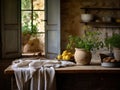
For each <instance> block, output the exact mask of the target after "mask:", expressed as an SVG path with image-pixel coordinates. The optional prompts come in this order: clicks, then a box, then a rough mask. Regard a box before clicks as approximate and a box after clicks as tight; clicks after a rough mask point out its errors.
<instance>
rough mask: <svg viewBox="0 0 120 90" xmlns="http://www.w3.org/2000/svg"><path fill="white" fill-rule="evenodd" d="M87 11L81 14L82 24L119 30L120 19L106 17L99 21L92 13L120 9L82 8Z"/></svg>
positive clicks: (117, 9)
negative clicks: (93, 11)
mask: <svg viewBox="0 0 120 90" xmlns="http://www.w3.org/2000/svg"><path fill="white" fill-rule="evenodd" d="M81 9H83V10H84V11H85V13H83V14H81V21H82V22H81V23H85V24H89V25H92V26H94V27H99V28H119V27H120V19H119V18H115V17H114V18H113V17H111V16H110V15H105V16H103V17H101V18H99V19H95V17H97V14H96V15H94V16H93V15H92V14H91V13H90V12H91V11H92V10H97V11H105V10H106V12H107V11H112V12H114V11H119V10H120V8H112V7H108V8H107V7H106V8H89V7H88V8H87V7H83V8H81Z"/></svg>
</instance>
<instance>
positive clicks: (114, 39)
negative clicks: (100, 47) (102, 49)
mask: <svg viewBox="0 0 120 90" xmlns="http://www.w3.org/2000/svg"><path fill="white" fill-rule="evenodd" d="M105 44H106V46H107V47H109V48H110V49H112V51H113V54H114V58H115V59H116V60H117V61H120V34H113V35H112V36H111V37H108V38H106V39H105Z"/></svg>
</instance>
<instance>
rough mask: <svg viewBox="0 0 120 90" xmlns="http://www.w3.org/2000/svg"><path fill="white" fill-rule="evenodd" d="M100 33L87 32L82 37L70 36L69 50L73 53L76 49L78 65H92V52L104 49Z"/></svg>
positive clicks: (75, 55)
mask: <svg viewBox="0 0 120 90" xmlns="http://www.w3.org/2000/svg"><path fill="white" fill-rule="evenodd" d="M99 34H100V33H99V32H97V31H89V30H88V31H86V32H85V34H84V35H83V36H81V37H79V36H72V35H70V36H69V39H68V44H67V49H68V50H71V51H73V49H74V48H75V54H74V58H75V61H76V63H77V64H81V65H86V64H90V61H91V58H92V54H91V51H92V50H95V49H99V48H101V47H103V42H102V40H100V38H99Z"/></svg>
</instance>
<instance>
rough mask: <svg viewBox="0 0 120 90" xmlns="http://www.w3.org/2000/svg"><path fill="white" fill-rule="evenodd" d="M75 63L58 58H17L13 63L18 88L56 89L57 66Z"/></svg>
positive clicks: (34, 89) (30, 89)
mask: <svg viewBox="0 0 120 90" xmlns="http://www.w3.org/2000/svg"><path fill="white" fill-rule="evenodd" d="M72 65H75V63H73V62H70V61H58V60H21V59H19V60H15V61H13V63H12V68H13V70H14V74H15V79H16V84H17V87H18V90H56V82H55V68H59V67H65V66H72Z"/></svg>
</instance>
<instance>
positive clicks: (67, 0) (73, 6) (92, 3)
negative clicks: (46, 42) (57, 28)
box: [61, 0, 120, 50]
mask: <svg viewBox="0 0 120 90" xmlns="http://www.w3.org/2000/svg"><path fill="white" fill-rule="evenodd" d="M81 7H120V1H119V0H61V32H62V33H61V36H62V39H61V41H62V50H64V49H65V47H66V44H67V36H68V35H70V34H71V35H81V32H82V31H83V30H82V27H83V25H84V24H82V23H80V21H81V18H80V15H81V14H82V13H84V10H82V9H80V8H81ZM91 13H92V14H97V15H98V16H100V17H101V16H102V15H106V14H108V15H112V16H113V17H117V18H120V11H119V12H118V11H117V12H116V11H114V12H113V11H109V12H106V11H91ZM93 30H98V31H101V32H102V34H101V38H103V39H104V38H105V37H106V33H107V34H108V36H111V35H112V34H113V33H119V31H120V30H119V28H94V29H93Z"/></svg>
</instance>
